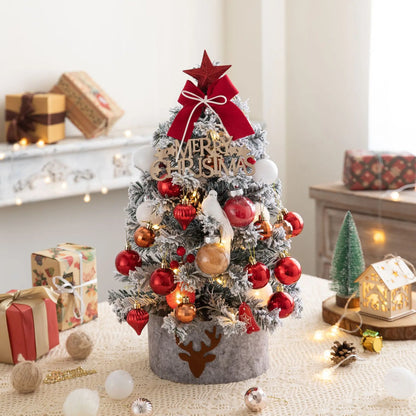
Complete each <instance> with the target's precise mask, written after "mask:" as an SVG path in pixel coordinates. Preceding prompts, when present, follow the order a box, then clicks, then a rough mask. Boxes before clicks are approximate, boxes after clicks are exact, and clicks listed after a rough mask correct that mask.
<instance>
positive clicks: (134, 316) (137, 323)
mask: <svg viewBox="0 0 416 416" xmlns="http://www.w3.org/2000/svg"><path fill="white" fill-rule="evenodd" d="M126 321H127V323H128V324H129V325H130V326H131V327H132V328H133V329H134V330H135V331H136V333H137V335H140V334H141V333H142V331H143V328H144V327H145V326H146V324H147V323H148V322H149V314H148V313H147V312H146V311H145V310H144V309H141V308H140V306H139V305H138V304H137V303H136V304H135V305H134V309H131V310H130V311H129V313H128V314H127V317H126Z"/></svg>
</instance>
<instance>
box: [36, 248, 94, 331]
mask: <svg viewBox="0 0 416 416" xmlns="http://www.w3.org/2000/svg"><path fill="white" fill-rule="evenodd" d="M31 268H32V283H33V286H50V287H52V288H53V289H54V290H56V291H57V292H58V293H61V295H60V296H59V298H58V302H57V304H56V311H57V317H58V328H59V330H60V331H64V330H66V329H70V328H74V327H75V326H78V325H80V324H82V323H85V322H89V321H91V320H92V319H95V318H96V317H97V316H98V312H97V301H98V296H97V272H96V256H95V249H94V248H93V247H87V246H82V245H78V244H71V243H65V244H59V245H58V246H57V247H54V248H50V249H47V250H42V251H37V252H36V253H32V258H31ZM56 276H58V277H56ZM55 283H56V284H55Z"/></svg>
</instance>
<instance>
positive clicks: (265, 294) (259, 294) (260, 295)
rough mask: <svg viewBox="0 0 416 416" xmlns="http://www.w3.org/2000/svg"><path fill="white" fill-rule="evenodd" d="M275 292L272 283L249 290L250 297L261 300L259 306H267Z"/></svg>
mask: <svg viewBox="0 0 416 416" xmlns="http://www.w3.org/2000/svg"><path fill="white" fill-rule="evenodd" d="M272 294H273V288H272V287H271V286H270V283H267V285H266V286H264V287H262V288H261V289H250V290H249V291H248V292H247V296H248V297H250V298H251V297H252V298H255V299H259V300H261V302H260V303H259V306H260V307H262V306H267V302H268V301H269V298H270V296H271V295H272Z"/></svg>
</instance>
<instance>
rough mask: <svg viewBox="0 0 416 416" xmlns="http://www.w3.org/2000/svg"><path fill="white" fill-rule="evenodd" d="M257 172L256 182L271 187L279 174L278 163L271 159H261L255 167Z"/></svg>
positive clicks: (255, 174) (254, 176)
mask: <svg viewBox="0 0 416 416" xmlns="http://www.w3.org/2000/svg"><path fill="white" fill-rule="evenodd" d="M254 166H255V168H256V172H255V173H254V175H253V178H254V180H255V181H257V182H260V183H264V184H265V185H270V184H272V183H274V182H275V181H276V179H277V176H278V174H279V170H278V169H277V166H276V163H274V162H273V161H272V160H271V159H259V160H257V161H256V164H255V165H254Z"/></svg>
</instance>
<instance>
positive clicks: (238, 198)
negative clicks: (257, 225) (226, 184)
mask: <svg viewBox="0 0 416 416" xmlns="http://www.w3.org/2000/svg"><path fill="white" fill-rule="evenodd" d="M230 195H231V198H230V199H228V200H227V202H226V203H225V205H224V211H225V214H226V215H227V217H228V220H229V221H230V224H231V225H232V226H233V227H247V225H249V224H250V223H251V222H253V220H254V217H255V215H256V210H255V206H254V204H253V202H251V201H250V199H248V198H247V197H245V196H242V195H243V191H242V190H241V189H239V190H236V191H231V192H230Z"/></svg>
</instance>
